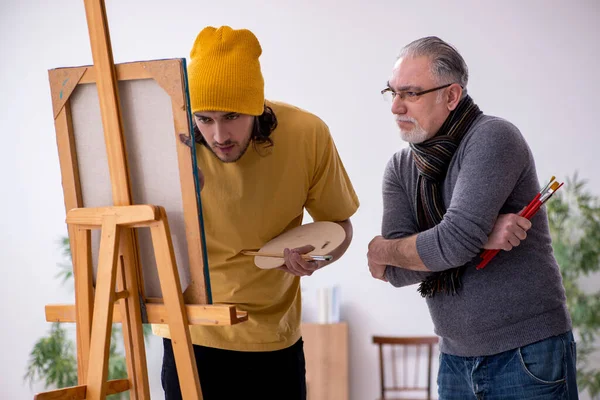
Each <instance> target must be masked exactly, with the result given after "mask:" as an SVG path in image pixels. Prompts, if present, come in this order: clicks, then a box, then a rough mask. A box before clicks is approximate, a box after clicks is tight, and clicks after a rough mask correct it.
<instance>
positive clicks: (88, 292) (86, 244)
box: [69, 226, 94, 385]
mask: <svg viewBox="0 0 600 400" xmlns="http://www.w3.org/2000/svg"><path fill="white" fill-rule="evenodd" d="M69 230H71V231H72V234H71V235H70V237H72V238H73V242H72V243H71V250H72V253H71V254H72V255H73V278H74V280H75V303H76V305H77V306H76V309H77V316H76V321H77V324H76V327H77V328H76V329H77V380H78V382H79V384H80V385H83V384H85V382H86V380H87V379H86V378H87V368H88V363H89V356H90V337H91V334H92V315H93V310H94V288H93V286H94V285H93V274H94V272H93V267H92V260H91V252H90V247H91V237H90V236H91V235H90V231H89V230H86V229H83V228H80V227H78V226H71V227H69Z"/></svg>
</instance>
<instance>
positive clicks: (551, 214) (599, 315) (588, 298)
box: [547, 173, 600, 398]
mask: <svg viewBox="0 0 600 400" xmlns="http://www.w3.org/2000/svg"><path fill="white" fill-rule="evenodd" d="M585 186H586V181H584V180H581V179H580V178H579V177H578V175H577V173H575V174H574V175H573V177H572V178H568V179H567V180H566V183H565V190H564V191H562V193H561V192H560V191H559V192H558V193H556V194H555V195H554V198H553V199H552V201H549V202H548V203H547V210H548V219H549V223H550V233H551V235H552V246H553V248H554V255H555V257H556V259H557V261H558V264H559V265H560V270H561V274H562V278H563V284H564V286H565V290H566V294H567V306H568V308H569V311H570V313H571V318H572V320H573V330H574V333H576V335H577V336H578V343H577V381H578V386H579V390H580V391H582V392H583V391H584V390H587V391H588V392H589V394H590V395H591V396H592V397H593V398H594V397H595V396H597V395H598V394H600V369H599V368H598V367H597V366H594V363H593V361H592V360H591V358H592V357H591V356H592V354H593V353H594V352H596V351H598V339H599V337H600V291H591V290H589V289H588V290H584V289H583V288H582V285H581V283H582V280H583V279H586V278H589V277H590V275H593V274H595V273H598V272H599V271H600V198H599V197H598V196H595V195H592V194H590V193H589V192H588V191H587V190H586V187H585ZM596 278H597V277H596Z"/></svg>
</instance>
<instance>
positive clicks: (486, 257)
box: [477, 193, 542, 269]
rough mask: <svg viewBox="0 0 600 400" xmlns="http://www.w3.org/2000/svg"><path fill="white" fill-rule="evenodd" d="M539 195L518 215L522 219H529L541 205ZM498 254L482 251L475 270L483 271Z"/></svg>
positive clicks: (492, 251)
mask: <svg viewBox="0 0 600 400" xmlns="http://www.w3.org/2000/svg"><path fill="white" fill-rule="evenodd" d="M539 198H540V194H539V193H538V194H537V195H536V196H535V197H534V198H533V200H531V202H530V203H529V204H528V205H527V207H525V209H524V210H523V211H521V212H520V213H519V215H521V216H522V217H524V218H527V219H530V218H531V217H533V216H534V215H535V213H536V212H537V211H538V210H539V209H540V206H541V205H542V203H541V202H540V201H539ZM499 252H500V249H493V250H484V251H483V252H482V253H481V256H480V257H481V262H480V263H479V264H478V265H477V269H483V268H485V266H486V265H487V264H488V263H489V262H490V260H491V259H492V258H494V257H495V256H496V254H498V253H499Z"/></svg>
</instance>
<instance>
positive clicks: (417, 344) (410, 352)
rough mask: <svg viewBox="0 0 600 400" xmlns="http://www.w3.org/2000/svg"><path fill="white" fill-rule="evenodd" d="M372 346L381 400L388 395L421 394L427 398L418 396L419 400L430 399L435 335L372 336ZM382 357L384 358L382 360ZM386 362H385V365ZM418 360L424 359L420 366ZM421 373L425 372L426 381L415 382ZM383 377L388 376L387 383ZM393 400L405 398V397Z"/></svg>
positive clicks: (436, 341) (436, 338)
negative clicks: (375, 348) (376, 349)
mask: <svg viewBox="0 0 600 400" xmlns="http://www.w3.org/2000/svg"><path fill="white" fill-rule="evenodd" d="M373 343H374V344H377V345H378V346H379V375H380V394H381V399H390V397H388V396H389V394H391V393H395V394H398V393H402V392H409V393H414V392H423V393H424V395H426V396H427V397H420V399H423V398H426V399H427V400H431V376H432V361H433V348H434V346H435V345H436V344H437V343H438V337H437V336H421V337H389V336H387V337H386V336H373ZM384 348H386V349H387V348H389V351H384ZM422 350H425V351H422ZM386 355H387V356H388V357H385V356H386ZM386 359H387V360H388V361H389V363H386V362H385V360H386ZM421 359H424V360H425V362H424V363H423V364H420V362H421ZM398 364H400V365H398ZM398 367H400V368H398ZM422 372H426V379H427V380H426V382H423V379H419V376H420V373H422ZM386 377H391V384H389V383H388V381H387V379H386ZM411 378H412V379H411ZM395 398H397V399H400V398H401V399H406V397H395Z"/></svg>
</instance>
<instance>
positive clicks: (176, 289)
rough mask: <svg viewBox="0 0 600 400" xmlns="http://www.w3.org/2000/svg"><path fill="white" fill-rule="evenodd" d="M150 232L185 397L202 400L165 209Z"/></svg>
mask: <svg viewBox="0 0 600 400" xmlns="http://www.w3.org/2000/svg"><path fill="white" fill-rule="evenodd" d="M150 231H151V233H152V245H153V246H154V253H155V256H156V265H157V268H158V277H159V279H160V286H161V290H162V294H163V300H164V304H165V308H166V309H167V315H168V316H169V317H168V318H169V330H170V333H171V341H172V343H173V353H174V355H175V364H176V365H177V374H178V376H179V384H180V387H181V394H182V396H183V399H184V400H202V391H201V389H200V380H199V378H198V368H197V366H196V358H195V356H194V349H193V347H192V340H191V337H190V331H189V327H188V319H187V313H186V311H185V305H184V303H183V295H182V293H181V285H180V283H179V272H178V271H177V267H176V263H175V254H174V252H173V244H172V242H171V240H170V238H171V232H170V230H169V224H168V222H167V217H166V213H165V210H164V208H162V207H160V218H159V221H158V222H157V223H156V224H153V225H151V227H150Z"/></svg>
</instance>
